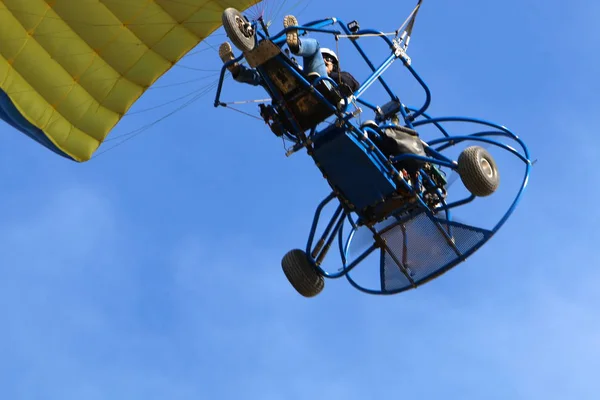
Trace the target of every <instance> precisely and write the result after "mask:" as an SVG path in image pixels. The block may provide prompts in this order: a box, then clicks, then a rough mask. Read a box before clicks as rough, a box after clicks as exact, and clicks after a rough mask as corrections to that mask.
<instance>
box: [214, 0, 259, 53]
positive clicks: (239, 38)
mask: <svg viewBox="0 0 600 400" xmlns="http://www.w3.org/2000/svg"><path fill="white" fill-rule="evenodd" d="M221 20H222V22H223V28H225V32H226V33H227V36H228V37H229V39H230V40H231V43H233V45H234V46H235V47H237V48H238V49H239V50H240V51H242V52H243V53H245V52H249V51H252V50H253V49H254V46H255V44H256V42H255V40H254V37H255V35H256V33H255V32H254V31H253V29H252V27H251V26H250V23H249V22H248V20H247V19H246V18H244V16H243V15H242V13H240V12H239V11H238V10H236V9H235V8H232V7H229V8H227V9H225V11H223V15H222V16H221Z"/></svg>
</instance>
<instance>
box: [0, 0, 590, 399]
mask: <svg viewBox="0 0 600 400" xmlns="http://www.w3.org/2000/svg"><path fill="white" fill-rule="evenodd" d="M270 1H271V4H277V3H276V1H275V0H270ZM413 5H414V4H413V3H412V2H397V1H391V0H381V1H374V2H369V3H365V2H358V1H354V0H351V1H349V2H340V1H337V0H336V1H331V2H328V3H327V4H324V3H323V4H321V3H317V2H314V1H313V2H311V3H309V4H308V6H307V7H306V8H305V9H304V11H303V12H301V13H298V17H299V19H300V20H301V21H307V20H311V19H318V18H322V17H324V16H338V17H340V18H342V19H344V20H346V21H350V20H352V19H358V20H359V21H360V23H361V26H363V27H367V26H370V27H373V28H376V29H380V30H382V31H393V30H395V29H396V28H397V27H398V26H399V25H400V23H401V22H402V21H403V20H404V18H405V17H406V15H408V13H409V12H410V10H411V9H412V7H413ZM296 10H298V8H296V9H294V8H293V3H292V2H288V3H284V4H283V6H282V12H280V13H279V14H277V15H276V16H275V18H276V19H275V20H274V21H273V24H274V26H275V27H277V28H279V27H281V18H282V17H283V15H284V14H285V13H287V12H296ZM599 11H600V6H599V5H598V4H596V3H592V2H584V1H577V0H574V1H571V2H557V1H545V2H542V1H539V0H522V1H516V0H508V1H503V2H478V1H471V0H463V1H454V2H430V1H425V3H424V5H423V8H422V10H421V12H420V14H419V19H418V21H417V25H416V27H415V31H414V34H413V40H412V42H411V47H410V49H409V54H410V55H411V57H412V58H413V66H414V67H415V68H416V69H417V71H418V72H419V73H420V74H421V76H422V77H423V78H424V79H425V81H426V82H427V83H428V84H429V86H430V88H431V90H432V92H433V103H432V106H431V108H430V112H431V113H432V114H435V115H455V114H461V115H462V114H464V115H470V116H478V117H482V118H486V119H491V120H494V121H497V122H500V123H502V124H504V125H506V126H508V127H510V128H512V129H513V130H514V131H515V132H517V133H518V134H519V135H520V136H521V137H522V138H523V139H524V140H525V142H526V143H527V144H528V145H529V147H530V150H531V152H532V157H533V158H536V159H538V160H539V162H538V163H537V164H536V166H535V167H534V169H533V172H532V178H531V182H530V185H529V186H528V188H527V190H526V193H525V196H524V198H523V201H522V202H521V204H520V205H519V207H518V208H517V210H516V212H515V214H514V215H513V216H512V217H511V219H509V221H508V223H507V224H506V225H505V226H504V227H503V228H502V229H501V230H500V231H499V233H498V234H497V236H495V237H494V238H493V239H492V240H491V241H490V242H489V243H488V244H486V245H485V246H484V247H483V248H482V249H481V250H480V251H479V252H477V253H476V254H475V255H474V256H473V257H471V258H470V259H469V260H468V262H467V263H465V264H462V265H460V266H459V267H457V268H456V269H454V270H452V271H451V272H449V273H448V274H445V275H444V276H442V277H441V278H440V279H437V280H435V281H433V282H432V283H430V284H428V285H425V286H423V287H421V288H419V289H417V290H415V291H409V292H406V293H404V294H401V295H397V296H391V297H376V296H369V295H365V294H363V293H360V292H358V291H356V290H354V289H353V288H352V287H351V286H350V285H348V284H347V283H346V282H345V281H344V280H339V281H327V282H326V288H325V291H324V292H323V293H322V294H321V295H319V296H318V297H316V298H314V299H304V298H302V297H300V296H299V295H297V294H296V293H295V292H294V291H293V289H292V288H291V287H290V286H289V284H288V283H287V280H286V279H285V276H284V275H283V273H282V272H281V268H280V260H281V257H282V256H283V254H285V252H287V251H288V250H289V249H292V248H295V247H299V246H300V247H302V246H304V243H305V240H306V235H307V233H308V231H309V228H310V221H311V219H312V216H313V212H314V208H315V207H316V205H317V204H318V202H319V201H320V199H321V198H323V197H324V196H325V195H326V194H327V193H328V191H327V186H326V184H325V182H324V181H323V179H322V178H321V176H320V174H319V173H318V171H317V169H316V168H315V167H314V165H313V164H312V161H311V160H310V159H309V158H308V157H307V156H306V154H304V153H298V154H296V155H295V156H294V157H291V158H286V157H285V156H284V155H283V149H282V146H281V142H280V141H279V140H278V139H277V138H275V137H274V136H273V135H272V134H271V133H270V131H268V129H266V128H265V127H264V125H263V123H262V122H261V121H257V120H254V119H252V118H250V117H247V116H244V115H242V114H239V113H236V112H234V111H231V110H226V109H222V108H219V109H214V108H213V106H212V102H213V97H214V90H213V91H211V92H210V93H208V94H207V95H205V96H204V97H201V98H199V99H198V100H197V101H196V102H194V103H193V104H192V105H190V106H189V107H187V108H185V109H183V110H181V111H179V112H178V113H176V114H174V115H173V116H171V117H170V118H168V119H166V120H164V121H162V122H160V123H158V124H156V125H153V126H152V127H151V128H150V129H148V130H145V131H144V132H143V133H142V134H140V135H137V136H136V137H135V138H133V139H132V140H129V141H127V142H124V143H123V144H122V145H120V146H118V147H116V148H114V149H112V150H111V151H108V152H106V153H104V154H101V155H100V156H98V157H97V158H95V159H93V160H91V161H90V162H88V163H85V164H75V163H73V162H69V161H66V160H64V159H61V158H59V157H57V156H55V155H54V154H52V153H50V152H49V151H47V150H45V149H43V148H42V147H40V146H38V145H37V144H35V143H34V142H33V141H31V140H29V139H28V138H26V137H25V136H23V135H21V134H18V133H16V132H14V131H13V130H11V129H9V128H8V127H7V126H6V125H0V143H1V145H0V182H2V189H3V190H2V196H0V221H2V223H1V224H0V249H1V251H0V273H1V278H0V315H1V316H2V321H3V323H2V327H3V328H2V329H1V330H0V354H1V357H0V397H1V398H3V399H60V400H68V399H86V400H96V399H127V400H132V399H144V400H146V399H167V398H168V399H209V398H211V399H212V398H215V399H239V398H244V399H263V400H267V399H282V398H286V399H307V398H319V399H320V398H323V399H338V398H340V399H341V398H344V399H345V400H350V399H365V398H383V397H384V396H385V397H388V398H389V397H392V398H406V399H440V398H444V399H448V398H450V399H482V398H485V399H503V400H504V399H544V400H549V399H566V398H577V399H595V398H597V396H598V395H597V393H598V392H599V391H600V383H599V381H598V379H597V371H598V368H599V367H600V362H599V361H598V360H599V359H600V320H599V319H598V316H597V309H598V306H600V295H598V291H597V285H598V283H599V282H600V272H598V270H597V267H598V265H600V256H598V253H597V249H596V248H595V247H596V246H597V244H596V242H597V238H598V237H599V235H598V232H597V227H598V223H599V222H600V217H599V214H598V212H597V211H596V207H595V206H596V201H595V199H596V198H597V196H598V195H600V191H599V190H598V188H597V186H596V185H595V184H594V183H595V182H596V181H597V180H598V179H599V178H600V175H599V173H598V172H597V169H596V160H597V154H598V151H597V148H598V147H599V145H600V139H598V134H597V123H596V120H595V118H594V117H595V115H596V114H597V110H598V105H599V101H598V96H597V93H598V91H599V89H600V80H599V79H598V78H597V70H598V68H597V67H598V56H597V54H598V50H600V46H599V38H600V32H599V30H598V28H597V26H596V24H595V22H596V21H597V20H598V17H599V16H600V12H599ZM222 40H224V37H223V36H222V31H219V32H217V33H216V34H215V35H214V36H213V37H211V38H209V39H208V40H207V41H206V43H205V44H203V45H201V46H200V47H199V50H202V51H198V52H195V54H193V55H190V56H189V57H186V58H185V59H184V60H183V61H182V62H181V63H180V65H179V66H176V67H175V68H174V69H173V70H172V71H171V72H170V73H169V74H167V75H166V76H165V77H164V79H163V80H161V82H159V84H158V85H157V88H156V89H154V90H152V91H150V92H149V93H148V95H147V96H145V97H144V98H143V99H142V100H141V101H140V102H139V103H138V104H137V105H136V107H135V108H134V109H133V110H132V114H131V116H129V117H127V118H125V119H124V120H123V121H122V123H121V124H120V125H119V126H118V127H117V129H115V131H114V134H113V136H112V137H113V138H114V140H113V141H110V142H108V143H107V144H106V146H105V147H104V148H103V149H106V148H109V147H111V146H112V145H114V144H117V143H120V140H121V139H122V138H123V137H125V136H123V135H126V134H127V133H128V132H131V131H132V130H134V129H136V128H139V127H142V126H144V125H145V124H147V123H150V122H152V121H154V120H156V119H157V118H159V117H160V116H162V115H165V114H167V113H168V112H169V111H171V110H172V109H174V108H176V107H177V106H178V105H180V104H181V101H180V102H179V103H177V102H175V103H170V104H169V105H168V106H165V107H160V108H156V109H153V110H152V111H146V112H143V111H144V110H148V109H151V108H153V107H156V106H157V105H160V104H163V103H165V102H169V101H171V100H174V99H177V98H178V97H181V96H184V95H187V94H189V93H197V92H198V91H199V90H201V89H202V88H203V87H205V86H206V85H207V84H208V83H211V82H214V81H215V77H214V76H213V75H212V74H215V73H216V72H217V69H218V68H219V62H218V57H217V53H216V47H217V46H218V45H219V44H220V42H221V41H222ZM344 54H346V53H344ZM347 57H348V60H350V61H351V60H352V57H354V55H351V54H348V55H347ZM350 63H351V62H350ZM348 69H351V68H348ZM201 70H202V71H201ZM396 71H399V69H396ZM200 79H204V80H200ZM189 80H193V82H192V83H188V84H185V85H173V84H174V83H178V82H187V81H189ZM161 85H162V88H161V87H160V86H161ZM407 90H409V89H407ZM226 91H227V92H226V95H227V99H228V100H234V99H235V100H237V99H246V98H261V97H262V96H264V95H263V94H262V93H260V91H258V90H257V89H254V88H247V87H241V86H239V85H235V84H234V83H233V82H231V80H229V81H228V83H227V86H226ZM246 110H250V111H252V110H253V109H252V108H251V107H250V108H247V109H246ZM135 112H137V114H136V113H135Z"/></svg>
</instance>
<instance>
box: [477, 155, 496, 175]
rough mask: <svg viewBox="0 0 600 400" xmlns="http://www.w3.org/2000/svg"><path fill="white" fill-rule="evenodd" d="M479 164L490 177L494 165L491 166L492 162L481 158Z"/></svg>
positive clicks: (492, 173)
mask: <svg viewBox="0 0 600 400" xmlns="http://www.w3.org/2000/svg"><path fill="white" fill-rule="evenodd" d="M480 165H481V170H482V171H483V173H484V174H485V176H487V177H488V178H492V177H493V176H494V167H492V164H490V162H489V161H488V160H487V159H485V158H482V159H481V161H480Z"/></svg>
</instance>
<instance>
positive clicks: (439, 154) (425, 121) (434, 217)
mask: <svg viewBox="0 0 600 400" xmlns="http://www.w3.org/2000/svg"><path fill="white" fill-rule="evenodd" d="M253 24H254V25H255V28H256V32H257V37H256V41H257V44H258V43H259V42H260V41H262V40H269V41H271V42H272V43H274V44H276V45H278V46H283V45H284V44H285V35H286V33H287V32H288V31H289V30H291V29H298V31H299V34H300V35H302V34H304V33H305V32H319V33H325V34H331V35H340V34H345V35H350V34H352V35H355V36H357V37H360V35H363V34H365V35H367V34H368V35H372V34H380V33H381V32H379V31H376V30H372V29H364V30H359V31H358V32H351V31H350V30H349V28H348V27H347V25H346V24H345V23H344V22H343V21H342V20H339V19H336V18H327V19H323V20H318V21H313V22H310V23H308V24H306V25H302V26H295V27H288V28H287V29H283V30H282V31H280V32H278V33H277V34H275V35H273V36H271V35H269V34H268V32H265V31H263V30H261V29H260V27H261V26H262V23H261V21H253ZM332 26H333V27H338V29H334V28H331V27H332ZM327 27H329V28H328V29H326V28H327ZM379 37H380V38H381V39H382V40H384V41H385V42H386V43H387V44H388V45H389V47H390V50H391V51H390V55H389V56H388V57H387V58H385V60H384V61H383V62H381V63H380V64H379V65H378V66H376V65H375V64H374V63H373V62H372V61H371V60H370V59H369V58H368V57H367V55H366V53H365V52H364V50H363V48H362V47H361V45H360V43H359V40H352V41H351V43H352V44H353V45H354V46H355V48H356V49H357V51H358V53H359V54H360V55H361V56H362V58H363V59H364V61H365V62H366V64H367V65H368V66H369V68H370V69H371V71H372V72H371V74H370V75H369V77H368V78H367V79H366V80H365V81H364V82H363V83H362V84H361V85H360V88H359V89H358V90H357V91H356V92H355V93H354V100H355V101H356V102H357V103H359V104H361V105H363V106H365V107H367V108H369V109H371V110H373V111H374V112H375V113H376V114H377V113H379V112H380V110H381V108H380V106H379V105H375V104H371V103H369V102H367V101H366V100H364V99H362V95H363V94H364V93H365V92H366V91H367V90H368V89H369V87H371V85H373V84H375V83H377V82H378V83H380V84H381V85H382V87H383V88H384V89H385V91H386V92H387V94H388V95H389V97H390V101H392V102H397V103H399V104H400V107H399V110H398V113H400V115H401V116H402V119H403V121H404V125H405V126H406V127H408V128H411V129H415V130H416V129H418V128H419V127H423V126H426V125H431V126H434V127H435V128H437V130H438V131H439V132H440V137H439V138H437V139H434V140H430V141H428V142H427V143H426V148H425V151H426V156H425V157H423V156H418V155H414V154H404V155H400V156H397V157H395V158H394V159H393V160H389V159H387V158H386V157H385V156H384V155H383V153H381V151H379V150H378V148H377V146H376V145H375V144H374V143H373V142H372V141H371V139H369V138H368V137H365V136H364V134H363V130H362V129H361V127H360V126H358V125H357V124H356V122H355V121H354V120H353V119H354V114H353V113H352V112H349V111H348V106H349V103H346V104H345V106H344V107H341V108H338V107H336V105H335V104H331V103H330V102H329V101H328V100H327V99H326V98H325V96H323V95H322V94H321V93H320V92H319V91H318V90H314V88H315V86H316V85H317V84H318V83H319V81H320V80H327V81H328V82H330V83H331V84H332V85H333V86H336V85H337V84H336V82H334V81H333V80H331V79H330V78H328V77H323V78H320V79H319V80H317V81H315V82H312V83H311V82H309V81H308V80H307V79H306V78H305V77H304V76H303V75H302V74H301V73H299V72H298V71H297V70H296V69H295V68H294V67H293V66H292V64H291V61H290V60H289V59H288V58H287V57H286V56H285V55H284V54H283V53H282V54H280V55H278V56H276V57H279V58H280V61H281V62H282V63H283V64H284V65H285V64H286V63H287V64H288V65H289V70H290V72H291V73H292V74H293V75H294V76H295V77H296V78H297V79H298V80H299V81H300V82H301V84H302V85H303V86H305V87H306V88H307V89H311V90H313V93H314V94H315V95H316V96H317V97H318V99H319V100H320V101H321V102H322V104H323V106H324V107H329V109H330V110H331V112H332V113H333V114H334V115H336V116H337V122H338V126H343V131H344V133H345V134H346V135H348V136H349V137H350V138H351V139H352V140H353V142H354V143H356V146H364V149H365V150H366V149H368V150H369V153H368V154H369V158H370V160H371V161H372V163H373V165H375V166H376V167H377V168H378V169H379V170H380V172H381V173H382V174H384V175H386V176H398V175H399V174H400V171H398V170H396V169H395V167H394V166H393V165H392V163H393V162H397V161H401V160H406V159H409V158H413V159H418V160H422V161H425V162H426V163H429V164H430V165H432V166H434V167H436V168H437V167H445V168H449V169H452V170H456V169H457V167H458V164H457V162H456V161H455V160H452V159H450V158H448V157H447V156H445V155H444V154H443V152H444V151H446V150H448V149H449V148H451V147H453V146H457V145H459V144H464V143H465V142H475V143H484V144H486V145H491V146H495V147H497V148H499V149H502V150H505V151H507V152H509V153H511V154H513V155H514V156H515V157H517V158H518V159H519V160H521V161H522V162H523V163H524V167H525V168H524V171H523V179H522V182H521V185H520V188H519V190H518V192H517V193H516V195H515V197H514V200H513V201H512V203H511V204H510V206H509V207H508V209H507V211H506V212H505V214H504V215H503V216H502V218H501V219H500V220H499V221H498V222H497V224H496V225H495V226H494V227H493V228H491V229H483V228H478V227H473V226H468V225H465V224H461V223H459V222H455V221H453V220H452V209H454V208H456V207H460V206H463V205H465V204H467V203H470V202H472V201H474V200H475V199H476V197H475V196H473V195H470V196H467V197H465V198H464V199H460V200H457V201H454V202H453V203H451V204H446V202H445V200H444V201H442V202H441V204H439V205H437V206H436V208H433V209H432V208H431V207H430V206H429V205H428V204H427V203H426V202H425V200H424V199H423V197H422V196H421V194H420V188H421V187H422V186H423V185H429V186H432V185H433V186H435V183H434V182H433V180H432V176H430V175H429V174H427V173H425V172H424V171H423V170H421V171H420V174H419V176H418V179H417V180H416V181H410V182H409V181H408V180H406V179H400V182H399V186H398V189H403V190H404V192H407V193H408V195H407V199H408V198H409V197H411V196H412V199H413V200H412V201H407V202H405V203H403V204H401V206H400V207H399V208H397V209H395V210H393V211H392V212H390V213H389V214H387V215H386V216H385V218H386V220H390V219H395V221H394V222H393V223H392V224H391V225H389V226H387V227H386V228H384V229H378V228H376V225H375V224H374V223H373V222H372V221H369V220H368V218H367V217H366V216H365V215H362V214H361V210H356V208H355V207H353V204H351V203H349V202H348V199H346V198H345V197H344V195H343V194H341V193H339V192H338V191H337V190H335V187H334V185H333V183H334V182H333V183H332V182H330V184H332V188H333V189H334V190H333V191H332V193H330V194H329V195H328V196H327V197H326V198H325V199H324V200H323V201H322V202H321V203H320V204H319V205H318V206H317V209H316V211H315V216H314V218H313V222H312V225H311V229H310V233H309V236H308V240H307V243H306V254H307V256H308V258H309V260H310V261H311V263H312V264H313V265H314V266H315V268H316V269H317V271H318V272H319V273H320V274H321V275H322V276H324V277H326V278H331V279H337V278H341V277H346V279H347V280H348V281H349V282H350V284H351V285H352V286H354V287H355V288H357V289H359V290H361V291H363V292H366V293H370V294H396V293H399V292H402V291H404V290H408V289H411V288H416V287H418V286H420V285H422V284H424V283H426V282H429V281H431V280H432V279H435V278H436V277H438V276H440V275H441V274H443V273H445V272H446V271H448V270H450V269H451V268H453V267H454V266H456V265H457V264H459V263H461V262H463V261H465V260H466V259H467V258H468V257H469V256H470V255H471V254H473V253H474V252H475V251H477V250H478V249H479V248H480V247H481V246H483V245H484V244H485V243H486V242H487V241H488V240H489V239H490V238H491V237H493V235H494V234H495V233H496V232H497V231H498V230H499V229H500V227H501V226H502V225H503V224H504V223H505V222H506V220H507V219H508V218H509V216H510V215H511V214H512V213H513V212H514V210H515V208H516V206H517V205H518V203H519V201H520V199H521V197H522V195H523V192H524V190H525V187H526V186H527V183H528V180H529V175H530V171H531V166H532V162H531V159H530V155H529V150H528V149H527V146H526V145H525V143H524V142H523V141H522V140H521V139H520V138H519V137H518V136H517V135H515V134H514V133H513V132H512V131H510V130H509V129H508V128H506V127H504V126H501V125H498V124H496V123H493V122H489V121H485V120H481V119H476V118H469V117H441V118H433V117H431V116H429V115H428V114H427V112H426V111H427V109H428V107H429V105H430V103H431V91H430V89H429V87H428V86H427V84H426V83H425V81H424V80H423V79H422V78H421V77H420V76H419V74H418V73H417V72H416V71H415V70H414V69H413V68H412V66H411V65H410V62H409V60H408V58H407V56H406V55H405V53H404V52H403V51H398V49H399V48H400V42H401V40H397V39H394V40H391V39H389V38H388V37H387V36H384V35H383V34H382V35H381V36H379ZM241 58H242V56H240V57H238V58H237V59H236V60H234V61H231V62H230V63H233V62H237V61H240V60H241ZM398 59H400V60H401V61H402V64H403V66H404V67H405V68H406V69H408V71H409V72H410V73H411V75H412V76H413V77H414V79H415V80H416V81H417V82H418V83H419V84H420V85H421V87H422V88H423V90H424V92H425V101H424V103H423V104H422V105H421V106H419V107H416V108H415V107H408V106H406V105H404V104H403V103H402V102H401V100H400V98H399V97H398V96H397V95H396V94H395V93H394V92H393V90H392V89H391V87H390V86H389V85H388V83H387V82H386V80H385V79H384V77H383V73H384V72H385V71H386V70H388V69H389V67H390V66H391V65H392V64H393V63H394V62H395V61H397V60H398ZM230 63H228V64H225V65H224V66H223V68H222V70H221V75H220V79H219V84H218V88H217V94H216V98H215V107H217V106H221V105H224V104H223V103H222V102H221V101H220V95H221V90H222V84H223V77H224V74H225V71H226V67H227V66H228V65H230ZM257 71H258V72H259V73H260V74H261V76H262V77H263V78H264V80H265V84H266V90H267V91H268V92H269V94H270V95H271V96H272V104H274V105H277V106H280V107H281V109H282V110H283V111H284V112H285V113H286V117H287V118H289V121H290V122H291V123H292V126H293V129H294V131H293V132H286V136H287V138H288V139H291V140H293V141H295V144H294V146H293V148H292V149H291V150H290V151H289V152H288V155H289V154H291V153H294V152H296V151H299V150H301V149H302V148H306V149H307V151H308V154H309V155H311V156H313V157H314V155H313V150H314V147H313V145H314V143H315V142H317V141H318V140H319V139H321V138H323V137H324V136H325V135H327V134H328V133H331V132H330V129H331V127H327V128H324V129H321V130H317V129H316V128H314V129H311V130H310V132H309V133H308V134H306V133H305V132H302V131H301V129H300V126H299V125H298V124H297V123H296V122H295V120H294V117H293V115H290V112H289V109H287V108H286V107H285V104H284V100H283V98H282V96H281V95H279V94H278V91H277V88H276V85H275V84H274V83H273V82H271V81H270V80H269V79H268V76H267V74H266V73H265V71H263V70H262V69H261V66H259V67H257ZM382 104H383V103H382ZM450 122H461V123H469V124H473V125H475V126H483V127H484V130H482V131H479V132H476V133H473V134H468V135H461V136H452V135H450V134H449V133H448V130H447V128H446V127H445V123H450ZM490 128H491V129H490ZM364 129H369V128H364ZM371 133H376V132H375V131H373V130H372V131H371ZM501 140H504V141H506V140H510V141H512V142H514V143H515V144H514V145H513V146H514V147H513V146H510V145H508V144H506V143H504V142H502V141H501ZM438 191H439V189H438ZM334 199H336V200H338V202H339V205H338V207H337V208H336V210H335V211H334V212H333V215H332V216H331V217H330V219H329V221H328V223H327V224H326V226H325V229H324V230H323V231H322V232H321V233H319V234H317V227H318V225H319V221H320V219H321V217H322V212H323V210H324V208H325V206H327V205H328V204H330V203H331V202H332V201H333V200H334ZM423 214H425V215H426V216H427V217H428V218H429V220H430V221H431V223H432V224H433V226H435V227H437V229H438V231H439V232H440V233H442V236H443V238H444V239H445V241H446V245H447V246H449V248H450V249H452V250H453V252H454V253H455V255H456V257H455V258H454V259H453V260H451V261H450V262H448V263H446V264H445V265H440V266H438V267H437V268H435V270H434V271H432V272H431V273H430V274H429V275H427V276H424V277H422V278H420V279H419V280H418V281H414V280H412V279H411V277H410V274H409V273H408V270H407V268H408V267H406V254H404V255H403V257H402V258H403V259H402V260H400V259H399V260H395V261H396V264H397V266H398V268H399V269H400V270H401V271H402V272H403V273H404V275H405V276H406V278H407V279H408V280H409V282H410V286H408V287H403V288H396V289H387V288H386V283H385V279H384V252H385V251H386V249H387V250H388V251H387V252H388V254H390V255H392V256H394V255H393V252H392V251H389V249H388V247H387V244H386V243H385V241H384V238H383V236H382V235H384V234H385V233H386V232H387V231H389V230H390V229H396V228H397V229H400V230H402V231H403V232H404V231H405V227H404V224H406V223H407V222H409V221H410V220H412V219H414V218H415V217H417V216H419V215H423ZM440 215H444V217H443V218H442V217H441V216H440ZM365 224H367V226H368V229H370V230H371V232H372V233H373V236H374V243H373V244H372V245H371V246H370V247H368V248H367V249H366V250H364V251H363V252H362V253H361V254H359V255H357V256H356V257H354V259H350V255H349V252H350V248H351V244H352V241H353V239H354V237H355V234H356V232H357V230H358V229H359V227H361V226H365ZM345 226H349V228H350V231H349V232H348V233H347V234H345V233H344V227H345ZM456 228H468V229H471V230H476V231H477V232H478V233H479V234H480V235H482V239H481V240H479V241H478V242H477V243H476V244H475V245H473V246H471V247H470V248H469V249H468V250H467V251H461V250H460V249H459V248H458V246H457V244H456V243H455V242H454V236H453V230H454V229H456ZM336 238H337V242H338V243H337V247H338V250H339V253H340V258H341V264H342V267H341V268H340V269H338V270H336V271H333V272H332V271H327V270H325V269H324V268H322V266H321V264H322V262H323V260H324V258H325V256H326V254H327V252H328V250H329V249H330V247H331V246H332V245H333V244H334V241H335V240H336ZM403 240H404V243H403V246H404V247H403V249H404V253H406V248H407V246H408V242H407V237H406V236H403ZM375 250H380V251H381V256H380V257H381V258H380V271H379V273H380V286H381V287H380V288H378V289H372V288H366V287H363V286H361V285H360V284H358V283H357V282H356V281H355V280H354V279H353V278H352V276H351V272H352V271H353V270H354V269H355V268H356V267H357V266H358V265H359V264H360V263H361V262H362V261H364V260H365V259H366V258H367V257H369V256H370V255H371V254H373V252H374V251H375Z"/></svg>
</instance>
